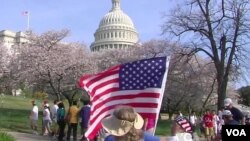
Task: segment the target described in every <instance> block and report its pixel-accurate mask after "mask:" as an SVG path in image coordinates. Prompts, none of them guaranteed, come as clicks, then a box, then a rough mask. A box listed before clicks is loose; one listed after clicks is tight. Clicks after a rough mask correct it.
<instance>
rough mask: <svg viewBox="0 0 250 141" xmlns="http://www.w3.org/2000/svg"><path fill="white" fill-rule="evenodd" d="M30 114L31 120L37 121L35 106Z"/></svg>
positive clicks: (36, 108)
mask: <svg viewBox="0 0 250 141" xmlns="http://www.w3.org/2000/svg"><path fill="white" fill-rule="evenodd" d="M31 112H32V114H31V119H32V120H38V107H37V106H36V105H34V106H33V108H32V111H31Z"/></svg>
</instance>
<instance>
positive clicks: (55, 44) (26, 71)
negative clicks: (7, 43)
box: [11, 30, 89, 101]
mask: <svg viewBox="0 0 250 141" xmlns="http://www.w3.org/2000/svg"><path fill="white" fill-rule="evenodd" d="M68 34H69V31H68V30H61V31H48V32H45V33H43V34H41V35H37V34H30V35H29V37H28V40H29V43H27V44H23V45H18V46H15V47H14V50H15V53H16V55H15V57H14V58H13V60H12V65H11V66H12V68H11V74H12V76H13V80H15V82H16V84H20V83H26V84H28V85H29V86H32V87H33V88H34V87H35V86H36V89H38V90H42V91H46V92H47V93H48V94H50V95H54V96H56V97H57V99H61V96H65V97H66V98H67V99H68V100H69V101H70V100H71V98H72V97H69V94H68V93H69V92H72V91H74V90H76V82H77V81H78V79H79V77H80V76H81V75H82V74H84V73H85V71H87V70H88V67H87V66H86V65H85V61H86V60H87V58H88V55H89V53H88V50H87V48H86V46H85V45H84V44H81V43H68V42H65V41H63V39H65V38H66V37H67V36H68Z"/></svg>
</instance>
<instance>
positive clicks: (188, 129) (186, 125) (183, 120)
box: [175, 116, 192, 133]
mask: <svg viewBox="0 0 250 141" xmlns="http://www.w3.org/2000/svg"><path fill="white" fill-rule="evenodd" d="M175 121H176V122H177V123H178V124H179V125H180V127H181V128H182V129H184V130H185V132H189V133H191V132H192V126H191V123H190V122H189V120H188V119H187V118H185V117H183V116H178V117H177V118H176V119H175Z"/></svg>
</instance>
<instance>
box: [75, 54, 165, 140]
mask: <svg viewBox="0 0 250 141" xmlns="http://www.w3.org/2000/svg"><path fill="white" fill-rule="evenodd" d="M168 65H169V57H156V58H151V59H144V60H138V61H134V62H131V63H126V64H121V65H118V66H115V67H112V68H110V69H108V70H106V71H104V72H100V73H98V74H94V75H84V76H82V77H81V78H80V81H79V86H80V87H81V88H84V89H85V90H86V91H87V92H88V93H89V95H90V100H91V115H90V122H89V123H90V126H89V128H88V130H87V132H86V134H85V136H86V137H87V138H89V139H92V138H94V137H95V135H96V134H97V133H98V131H99V130H100V129H101V120H102V119H103V118H105V117H106V116H108V115H110V114H111V113H112V112H113V110H114V108H115V107H116V106H117V105H130V106H132V107H134V108H135V110H136V111H137V112H138V113H139V114H141V116H142V117H143V118H154V119H156V120H157V119H158V113H159V111H160V107H161V102H162V98H163V93H164V89H165V84H166V78H167V72H168ZM155 126H156V125H155Z"/></svg>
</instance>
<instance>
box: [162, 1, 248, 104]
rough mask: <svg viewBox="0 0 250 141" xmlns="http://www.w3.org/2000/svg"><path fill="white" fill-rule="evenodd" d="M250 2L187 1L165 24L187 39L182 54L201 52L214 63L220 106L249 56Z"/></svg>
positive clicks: (169, 16)
mask: <svg viewBox="0 0 250 141" xmlns="http://www.w3.org/2000/svg"><path fill="white" fill-rule="evenodd" d="M249 4H250V1H249V0H185V1H184V2H183V4H182V5H180V6H179V7H177V8H176V9H175V10H174V11H172V13H171V14H170V15H167V16H166V17H167V18H168V19H167V21H166V22H165V23H164V24H163V26H162V29H163V33H165V34H169V33H170V34H171V35H174V36H175V37H177V38H178V39H179V40H182V41H183V42H184V41H185V45H184V46H185V47H186V48H185V49H187V51H188V53H186V54H183V55H187V56H192V55H194V54H196V53H198V52H199V53H201V52H202V53H203V54H204V55H206V56H207V57H208V58H209V59H210V60H211V62H212V63H213V64H214V68H215V70H216V83H217V94H218V107H217V108H220V107H222V106H223V100H224V98H225V97H226V88H227V85H228V81H229V80H230V76H233V73H235V71H240V66H242V63H244V61H246V60H247V59H249V58H248V56H247V54H248V53H247V48H246V47H247V45H248V43H249V41H248V40H249V37H250V36H249V35H250V22H249V21H250V17H249ZM182 53H183V52H182Z"/></svg>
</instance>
